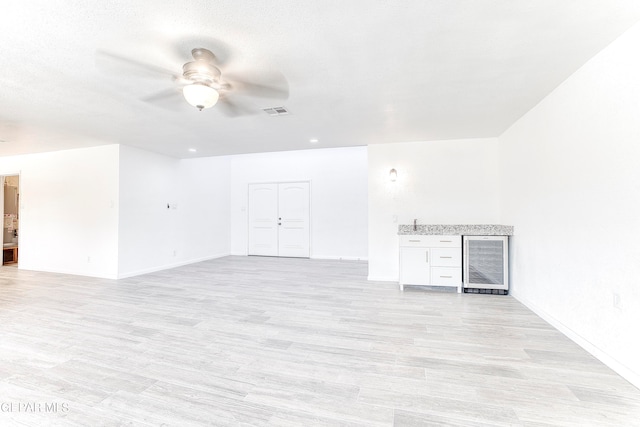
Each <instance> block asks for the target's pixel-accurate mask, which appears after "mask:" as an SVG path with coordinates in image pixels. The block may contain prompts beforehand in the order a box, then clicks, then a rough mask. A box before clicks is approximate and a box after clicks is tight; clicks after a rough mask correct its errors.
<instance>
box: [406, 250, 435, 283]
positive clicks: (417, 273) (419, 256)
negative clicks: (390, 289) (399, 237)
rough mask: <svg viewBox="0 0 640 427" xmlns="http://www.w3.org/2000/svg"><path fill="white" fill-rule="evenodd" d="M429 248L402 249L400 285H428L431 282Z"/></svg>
mask: <svg viewBox="0 0 640 427" xmlns="http://www.w3.org/2000/svg"><path fill="white" fill-rule="evenodd" d="M429 261H430V260H429V249H428V248H400V283H401V284H406V285H428V284H429V282H430V280H431V271H430V267H429Z"/></svg>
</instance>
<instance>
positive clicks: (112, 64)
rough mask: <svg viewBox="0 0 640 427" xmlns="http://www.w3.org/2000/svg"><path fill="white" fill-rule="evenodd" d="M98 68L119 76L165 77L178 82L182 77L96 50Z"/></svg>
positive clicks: (169, 71) (159, 68)
mask: <svg viewBox="0 0 640 427" xmlns="http://www.w3.org/2000/svg"><path fill="white" fill-rule="evenodd" d="M96 66H97V67H98V68H100V69H103V70H106V71H116V72H118V73H119V74H126V75H128V76H129V75H138V76H140V77H156V78H158V77H164V78H167V77H168V78H171V79H172V80H177V79H179V78H180V77H181V76H179V75H177V74H176V73H174V72H173V71H171V70H168V69H166V68H162V67H158V66H156V65H152V64H147V63H146V62H142V61H138V60H137V59H132V58H128V57H126V56H122V55H118V54H115V53H112V52H107V51H105V50H102V49H98V50H96Z"/></svg>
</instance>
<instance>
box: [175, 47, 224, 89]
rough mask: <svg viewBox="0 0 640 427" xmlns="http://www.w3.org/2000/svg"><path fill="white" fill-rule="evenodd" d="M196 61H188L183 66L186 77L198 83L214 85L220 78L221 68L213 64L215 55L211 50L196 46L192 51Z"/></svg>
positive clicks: (183, 73)
mask: <svg viewBox="0 0 640 427" xmlns="http://www.w3.org/2000/svg"><path fill="white" fill-rule="evenodd" d="M191 54H192V55H193V58H194V61H191V62H187V63H186V64H184V65H183V66H182V75H183V76H184V78H186V79H188V80H190V81H192V82H194V83H195V82H197V83H202V84H206V85H214V84H216V83H218V80H219V79H220V75H221V73H220V69H218V67H216V66H215V65H213V60H214V59H215V56H214V55H213V53H211V51H209V50H207V49H203V48H196V49H193V50H192V51H191Z"/></svg>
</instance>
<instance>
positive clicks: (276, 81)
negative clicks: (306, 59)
mask: <svg viewBox="0 0 640 427" xmlns="http://www.w3.org/2000/svg"><path fill="white" fill-rule="evenodd" d="M223 78H224V79H225V80H228V81H229V82H230V85H231V87H232V90H233V91H234V92H236V93H238V94H240V95H245V96H254V97H257V98H277V99H287V98H289V83H288V82H287V79H286V78H285V77H284V76H283V75H281V74H280V75H277V76H275V75H274V76H271V77H270V78H269V79H267V80H268V81H258V82H252V81H249V80H244V79H242V78H237V77H234V76H233V75H230V76H226V75H223ZM263 80H264V79H263Z"/></svg>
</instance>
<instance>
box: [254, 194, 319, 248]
mask: <svg viewBox="0 0 640 427" xmlns="http://www.w3.org/2000/svg"><path fill="white" fill-rule="evenodd" d="M309 212H310V209H309V183H308V182H284V183H270V184H249V251H248V253H249V255H262V256H281V257H298V258H308V257H309V255H310V249H309Z"/></svg>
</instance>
